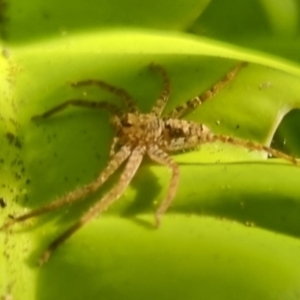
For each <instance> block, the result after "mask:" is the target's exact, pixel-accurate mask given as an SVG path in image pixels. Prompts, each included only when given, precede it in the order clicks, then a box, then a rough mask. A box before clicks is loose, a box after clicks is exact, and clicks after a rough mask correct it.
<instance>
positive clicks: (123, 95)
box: [71, 79, 139, 112]
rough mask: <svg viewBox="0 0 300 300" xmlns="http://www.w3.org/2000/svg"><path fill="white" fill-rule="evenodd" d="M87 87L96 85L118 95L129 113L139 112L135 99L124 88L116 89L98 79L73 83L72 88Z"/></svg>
mask: <svg viewBox="0 0 300 300" xmlns="http://www.w3.org/2000/svg"><path fill="white" fill-rule="evenodd" d="M86 85H96V86H98V87H100V88H102V89H103V90H105V91H107V92H110V93H111V94H114V95H116V96H117V97H119V98H120V99H122V100H123V101H124V103H125V105H126V107H127V108H128V111H129V112H138V111H139V109H138V108H137V106H136V104H135V101H134V100H133V98H132V97H131V96H130V94H129V93H128V92H127V91H125V90H124V89H122V88H119V87H115V86H113V85H111V84H109V83H106V82H105V81H102V80H97V79H88V80H83V81H78V82H75V83H71V86H72V87H81V86H86Z"/></svg>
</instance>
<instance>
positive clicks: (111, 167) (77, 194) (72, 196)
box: [0, 146, 130, 230]
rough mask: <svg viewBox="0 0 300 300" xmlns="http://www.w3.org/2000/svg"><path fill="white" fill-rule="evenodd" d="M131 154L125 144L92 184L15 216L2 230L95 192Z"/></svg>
mask: <svg viewBox="0 0 300 300" xmlns="http://www.w3.org/2000/svg"><path fill="white" fill-rule="evenodd" d="M129 155H130V149H129V147H127V146H123V147H122V148H121V149H120V151H119V152H117V153H116V154H115V156H114V157H112V159H111V160H110V162H109V163H108V165H107V166H106V168H105V169H104V170H103V171H102V172H101V173H100V174H99V176H98V177H97V179H96V180H95V181H93V182H92V183H90V184H87V185H85V186H82V187H80V188H78V189H76V190H75V191H72V192H69V193H68V194H67V195H65V196H63V197H61V198H59V199H57V200H55V201H53V202H51V203H49V204H46V205H44V206H42V207H40V208H37V209H35V210H32V211H30V212H28V213H26V214H23V215H20V216H17V217H14V218H13V219H11V220H10V221H8V222H6V223H4V225H3V226H2V227H1V228H0V230H3V229H6V228H8V227H10V226H12V225H13V224H15V223H18V222H23V221H25V220H27V219H30V218H32V217H35V216H38V215H42V214H44V213H48V212H50V211H53V210H56V209H58V208H60V207H61V206H63V205H66V204H71V203H73V202H75V201H77V200H79V199H82V198H83V197H85V196H87V195H89V194H91V193H93V192H94V191H96V190H97V189H99V187H100V186H101V185H102V184H103V183H104V182H105V181H106V180H107V179H108V178H109V177H110V176H111V175H112V174H113V173H114V172H115V171H116V170H117V169H118V168H119V166H120V165H121V164H122V163H123V162H124V161H125V160H126V159H127V158H128V156H129Z"/></svg>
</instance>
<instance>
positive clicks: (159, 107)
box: [149, 63, 171, 117]
mask: <svg viewBox="0 0 300 300" xmlns="http://www.w3.org/2000/svg"><path fill="white" fill-rule="evenodd" d="M149 68H150V69H151V70H154V71H157V72H158V73H159V74H160V75H161V77H162V79H163V90H162V92H161V94H160V96H159V97H158V99H157V100H156V102H155V104H154V106H153V107H152V109H151V113H153V114H154V115H155V116H157V117H159V116H160V115H161V114H162V112H163V110H164V108H165V106H166V104H167V102H168V99H169V96H170V90H171V82H170V79H169V76H168V74H167V72H166V70H165V69H164V68H163V67H162V66H160V65H158V64H154V63H151V64H150V65H149Z"/></svg>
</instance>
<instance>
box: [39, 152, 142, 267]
mask: <svg viewBox="0 0 300 300" xmlns="http://www.w3.org/2000/svg"><path fill="white" fill-rule="evenodd" d="M143 156H144V149H142V148H136V149H134V150H133V152H132V154H131V155H130V157H129V160H128V162H127V164H126V166H125V169H124V171H123V173H122V175H121V178H120V180H119V181H118V183H117V184H116V185H115V186H114V187H113V188H112V189H111V190H110V191H109V192H108V193H107V194H106V195H105V196H103V198H102V199H100V200H99V201H98V202H97V203H96V204H95V205H94V206H93V207H92V208H90V209H89V210H88V212H87V213H86V214H84V215H83V216H82V217H81V218H80V220H79V221H78V222H76V223H75V224H74V225H73V226H71V227H70V228H69V229H67V230H66V231H65V232H63V233H62V234H61V235H60V236H59V237H58V238H56V239H55V240H54V241H53V242H52V243H51V244H50V245H49V246H48V248H47V250H46V251H45V252H44V253H43V255H42V256H41V258H40V264H43V263H45V262H46V261H47V260H48V259H49V257H50V255H51V253H52V252H53V251H54V250H55V249H56V248H57V247H58V246H59V245H60V244H61V243H63V242H64V241H65V240H67V239H68V238H69V237H70V236H72V235H73V234H74V233H75V232H76V231H77V230H78V229H80V228H81V227H82V226H84V225H85V224H86V223H87V222H89V221H90V220H91V219H93V218H95V217H96V215H98V214H100V213H102V212H103V211H105V210H106V209H107V208H108V207H109V206H110V205H111V204H113V203H114V202H115V201H116V200H118V199H119V198H120V196H121V195H122V194H123V192H124V191H125V189H126V188H127V186H128V185H129V183H130V182H131V180H132V178H133V176H134V175H135V173H136V171H137V169H138V168H139V166H140V164H141V162H142V160H143Z"/></svg>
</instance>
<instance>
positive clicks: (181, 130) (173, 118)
mask: <svg viewBox="0 0 300 300" xmlns="http://www.w3.org/2000/svg"><path fill="white" fill-rule="evenodd" d="M245 65H246V64H245V63H240V64H238V65H237V66H236V67H235V68H234V69H233V70H231V71H230V72H229V73H228V74H227V75H226V76H225V77H224V78H222V79H221V80H220V81H219V82H217V83H216V84H215V85H213V86H212V88H210V89H209V90H208V91H206V92H204V93H202V94H201V95H200V96H197V97H195V98H193V99H191V100H189V101H187V102H186V103H185V104H183V105H181V106H179V107H177V108H175V109H174V110H172V111H171V112H170V113H169V114H167V115H166V116H165V117H162V116H161V114H162V112H163V110H164V107H165V105H166V103H167V101H168V98H169V94H170V81H169V78H168V76H167V73H166V71H165V69H164V68H163V67H161V66H159V65H156V64H151V65H150V68H151V69H152V70H154V71H157V72H158V73H159V74H160V75H161V77H162V79H163V86H164V88H163V91H162V93H161V95H160V96H159V98H158V99H157V100H156V103H155V104H154V106H153V108H152V110H151V112H150V113H147V114H143V113H141V112H140V111H139V109H138V108H137V106H136V104H135V102H134V101H133V99H132V98H131V96H130V95H129V94H128V93H127V92H126V91H125V90H123V89H121V88H117V87H114V86H112V85H109V84H107V83H105V82H103V81H100V80H93V79H91V80H85V81H81V82H78V83H76V84H73V86H76V87H80V86H85V85H96V86H99V87H101V88H102V89H105V90H107V91H108V92H111V93H112V94H114V95H116V96H118V97H119V98H120V99H121V100H123V102H124V104H125V105H126V107H127V109H126V110H125V111H122V110H121V109H119V108H118V107H117V106H116V105H114V104H111V103H108V102H94V101H86V100H82V99H71V100H68V101H66V102H64V103H62V104H61V105H58V106H56V107H54V108H52V109H50V110H49V111H47V112H45V113H44V114H42V115H38V116H34V117H33V119H34V120H41V119H46V118H48V117H51V116H52V115H54V114H56V113H58V112H60V111H62V110H63V109H65V108H67V107H68V106H70V105H72V106H79V107H86V108H92V109H102V108H105V109H107V110H108V111H109V112H110V114H111V119H110V121H111V124H112V126H113V128H114V129H115V132H116V135H115V137H114V139H113V141H112V145H111V149H110V160H109V162H108V164H107V166H106V168H105V169H104V170H103V171H102V172H101V173H100V174H99V176H98V177H97V178H96V179H95V181H93V182H92V183H90V184H87V185H85V186H82V187H79V188H77V189H76V190H74V191H71V192H69V193H68V194H67V195H65V196H62V197H61V198H59V199H57V200H55V201H53V202H51V203H50V204H47V205H45V206H42V207H40V208H38V209H36V210H33V211H31V212H29V213H27V214H24V215H21V216H17V217H14V218H13V219H11V220H10V221H8V222H7V223H5V224H4V225H3V226H2V229H4V228H8V227H10V226H11V225H13V224H14V223H16V222H22V221H24V220H27V219H29V218H32V217H34V216H38V215H41V214H44V213H46V212H49V211H52V210H55V209H58V208H59V207H61V206H63V205H66V204H70V203H73V202H75V201H77V200H79V199H80V198H83V197H85V196H87V195H89V194H91V193H93V192H94V191H96V190H98V189H99V188H100V187H101V185H102V184H103V183H104V182H105V181H106V180H107V179H108V178H109V177H110V176H111V175H112V174H113V173H114V172H115V171H116V170H117V169H118V168H119V167H120V166H121V165H122V164H123V163H125V162H126V165H125V168H124V170H123V172H122V174H121V176H120V179H119V181H118V182H117V183H116V184H115V185H114V186H113V188H112V189H111V190H110V191H109V192H108V193H107V194H105V195H104V196H103V197H102V199H100V200H99V201H98V202H97V203H96V204H95V205H94V206H93V207H91V208H90V209H89V210H88V212H86V213H85V214H84V215H83V216H82V217H81V218H80V220H78V221H77V222H76V223H75V224H74V225H73V226H71V227H70V228H69V229H68V230H66V231H65V232H64V233H63V234H62V235H60V236H59V237H58V238H56V239H55V240H54V241H53V242H52V243H51V244H50V245H49V246H48V248H47V249H46V251H45V252H44V253H43V255H42V256H41V259H40V263H44V262H45V261H47V260H48V258H49V256H50V255H51V253H52V252H53V251H54V250H55V249H56V248H57V247H58V246H59V245H60V244H61V243H62V242H64V241H65V240H66V239H68V238H69V237H70V236H71V235H72V234H73V233H74V232H76V231H77V230H78V229H79V228H81V227H82V226H83V225H84V224H86V223H87V222H88V221H89V220H91V219H93V218H94V217H96V216H97V215H98V214H100V213H102V212H103V211H105V210H106V209H107V208H108V207H109V206H110V205H111V204H112V203H114V202H115V201H116V200H117V199H118V198H119V197H120V196H121V195H122V194H123V192H124V191H125V189H126V188H127V186H128V185H129V184H130V182H131V180H132V178H133V176H134V175H135V173H136V172H137V170H138V168H139V166H140V164H141V162H142V160H143V158H144V156H145V155H147V156H148V157H149V158H150V159H151V160H153V161H155V162H156V163H158V164H161V165H164V166H166V167H168V168H170V169H171V171H172V176H171V180H170V184H169V188H168V191H167V195H166V196H165V198H164V199H163V201H162V203H161V205H160V206H159V208H158V209H157V211H156V214H155V223H156V225H157V226H158V225H159V223H160V221H161V217H162V215H163V214H164V213H165V212H166V211H167V209H168V208H169V206H170V205H171V203H172V201H173V199H174V197H175V195H176V192H177V187H178V183H179V173H180V172H179V166H178V165H177V164H176V163H175V161H174V160H173V159H172V157H171V156H169V155H168V153H170V152H176V151H180V150H185V149H193V148H195V147H196V146H198V145H199V144H201V143H208V142H209V143H212V142H214V141H216V140H219V141H222V142H224V143H230V144H234V145H240V146H242V147H245V148H247V149H250V150H259V151H265V152H267V153H269V154H271V155H273V156H276V157H281V158H284V159H286V160H288V161H290V162H291V163H293V164H297V161H296V160H295V159H294V158H293V157H290V156H288V155H286V154H284V153H282V152H279V151H277V150H274V149H271V148H269V147H266V146H264V145H260V144H258V143H255V142H251V141H244V140H242V139H238V138H234V137H230V136H224V135H215V134H213V133H212V132H211V131H210V130H209V128H208V127H206V126H205V125H203V124H199V123H196V122H191V121H186V120H182V119H180V117H181V116H183V115H184V114H186V113H188V112H190V110H191V109H195V108H196V107H198V106H199V105H200V104H202V103H203V102H204V101H206V100H208V99H210V98H211V97H213V96H214V95H215V94H216V93H217V92H219V91H220V90H221V89H222V88H223V87H224V86H225V85H226V84H228V83H229V82H230V81H231V80H232V79H233V78H234V77H235V76H236V74H237V73H238V71H239V70H240V69H241V67H242V66H245Z"/></svg>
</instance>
